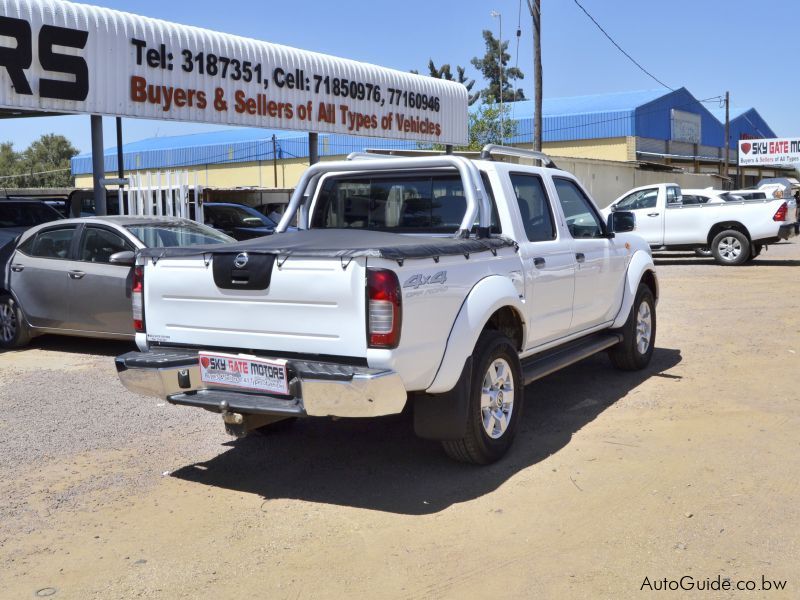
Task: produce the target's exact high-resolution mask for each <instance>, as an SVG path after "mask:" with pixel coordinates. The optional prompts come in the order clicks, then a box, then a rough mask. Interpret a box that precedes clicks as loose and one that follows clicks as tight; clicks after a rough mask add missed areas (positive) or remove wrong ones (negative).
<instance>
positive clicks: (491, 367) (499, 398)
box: [442, 330, 525, 465]
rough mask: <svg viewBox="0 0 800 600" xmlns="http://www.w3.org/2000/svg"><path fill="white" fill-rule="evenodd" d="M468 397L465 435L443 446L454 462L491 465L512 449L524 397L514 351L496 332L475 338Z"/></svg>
mask: <svg viewBox="0 0 800 600" xmlns="http://www.w3.org/2000/svg"><path fill="white" fill-rule="evenodd" d="M469 395H470V397H469V411H468V413H467V415H468V416H467V430H466V434H465V435H464V437H463V438H461V439H459V440H446V441H443V442H442V446H443V447H444V451H445V452H446V453H447V455H448V456H449V457H450V458H452V459H454V460H457V461H460V462H466V463H472V464H477V465H486V464H490V463H493V462H495V461H497V460H499V459H500V458H502V456H503V455H504V454H505V453H506V452H508V449H509V448H510V447H511V444H512V443H513V441H514V436H515V435H516V432H517V429H518V428H519V422H520V419H521V418H522V407H523V400H524V395H525V386H524V384H523V381H522V368H521V367H520V363H519V354H518V353H517V349H516V348H515V347H514V344H513V343H512V342H511V340H509V339H508V338H507V337H506V336H505V335H503V334H502V333H500V332H499V331H494V330H487V331H484V332H483V333H482V334H481V336H480V338H478V343H477V344H476V345H475V351H474V353H473V363H472V376H471V382H470V387H469ZM509 396H511V398H510V400H509Z"/></svg>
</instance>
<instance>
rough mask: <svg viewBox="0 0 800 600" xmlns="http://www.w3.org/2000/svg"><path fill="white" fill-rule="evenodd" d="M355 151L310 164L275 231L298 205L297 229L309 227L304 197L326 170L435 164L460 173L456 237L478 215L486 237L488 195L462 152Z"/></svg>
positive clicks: (469, 227) (466, 231)
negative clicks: (463, 204) (461, 210)
mask: <svg viewBox="0 0 800 600" xmlns="http://www.w3.org/2000/svg"><path fill="white" fill-rule="evenodd" d="M363 154H364V153H360V152H354V153H353V154H351V155H350V157H352V159H351V160H346V161H334V162H319V163H316V164H314V165H311V166H310V167H309V168H308V169H307V170H306V171H305V173H303V176H302V177H301V178H300V181H299V182H298V184H297V187H296V188H295V190H294V192H293V193H292V198H291V199H290V200H289V206H288V207H287V208H286V212H285V213H284V214H283V217H282V218H281V221H280V223H278V227H276V228H275V232H276V233H283V232H284V231H286V229H287V228H288V227H289V223H291V221H292V219H293V218H294V215H295V214H296V213H297V211H298V209H300V216H299V218H298V219H297V226H298V228H299V229H307V228H308V214H307V212H308V211H307V208H308V205H307V202H306V201H307V200H308V199H310V198H312V197H313V194H314V191H315V190H316V187H317V183H318V182H319V179H320V177H322V176H323V175H325V174H327V173H352V172H369V171H395V170H398V169H402V170H407V169H431V168H438V167H451V168H455V169H456V170H457V171H458V173H459V175H461V183H462V185H463V186H464V197H465V198H466V201H467V210H466V213H465V214H464V218H463V219H462V220H461V225H460V228H459V230H458V231H457V232H456V233H455V236H456V237H457V238H468V237H469V234H470V231H471V230H472V226H473V224H474V223H475V218H476V217H478V237H488V236H489V229H490V227H491V222H492V206H491V203H490V202H489V195H488V194H487V193H486V189H485V188H484V185H483V180H482V179H481V175H480V172H479V171H478V168H477V167H476V166H475V164H474V163H473V162H472V161H470V160H468V159H466V158H464V157H463V156H455V155H452V154H445V155H442V156H425V157H418V158H408V157H404V156H394V157H391V158H387V157H385V156H379V155H367V156H364V155H363Z"/></svg>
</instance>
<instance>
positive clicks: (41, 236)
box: [19, 227, 75, 259]
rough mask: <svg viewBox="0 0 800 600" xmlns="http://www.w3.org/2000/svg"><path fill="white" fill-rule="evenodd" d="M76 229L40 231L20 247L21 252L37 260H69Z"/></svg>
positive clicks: (61, 228) (63, 228)
mask: <svg viewBox="0 0 800 600" xmlns="http://www.w3.org/2000/svg"><path fill="white" fill-rule="evenodd" d="M74 234H75V227H60V228H58V229H47V230H45V231H40V232H39V233H37V234H36V235H35V236H34V237H31V238H29V239H28V240H26V241H25V243H24V244H22V245H21V246H20V247H19V251H20V252H22V253H23V254H27V255H28V256H34V257H36V258H61V259H67V258H69V250H70V246H72V237H73V235H74Z"/></svg>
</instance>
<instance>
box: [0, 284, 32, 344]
mask: <svg viewBox="0 0 800 600" xmlns="http://www.w3.org/2000/svg"><path fill="white" fill-rule="evenodd" d="M30 341H31V331H30V327H28V322H27V321H26V320H25V315H23V314H22V310H21V309H20V307H19V305H18V304H17V303H16V302H15V301H14V298H12V297H11V296H10V295H9V294H0V348H2V349H4V350H11V349H12V348H21V347H23V346H26V345H27V344H28V342H30Z"/></svg>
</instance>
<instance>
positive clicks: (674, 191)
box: [667, 187, 681, 207]
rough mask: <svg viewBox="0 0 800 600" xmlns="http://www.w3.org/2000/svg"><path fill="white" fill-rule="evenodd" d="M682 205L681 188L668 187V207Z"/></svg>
mask: <svg viewBox="0 0 800 600" xmlns="http://www.w3.org/2000/svg"><path fill="white" fill-rule="evenodd" d="M680 205H681V188H677V187H668V188H667V207H670V206H680Z"/></svg>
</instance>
